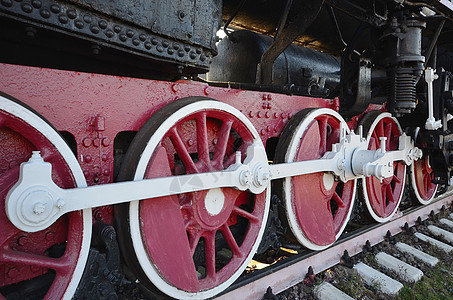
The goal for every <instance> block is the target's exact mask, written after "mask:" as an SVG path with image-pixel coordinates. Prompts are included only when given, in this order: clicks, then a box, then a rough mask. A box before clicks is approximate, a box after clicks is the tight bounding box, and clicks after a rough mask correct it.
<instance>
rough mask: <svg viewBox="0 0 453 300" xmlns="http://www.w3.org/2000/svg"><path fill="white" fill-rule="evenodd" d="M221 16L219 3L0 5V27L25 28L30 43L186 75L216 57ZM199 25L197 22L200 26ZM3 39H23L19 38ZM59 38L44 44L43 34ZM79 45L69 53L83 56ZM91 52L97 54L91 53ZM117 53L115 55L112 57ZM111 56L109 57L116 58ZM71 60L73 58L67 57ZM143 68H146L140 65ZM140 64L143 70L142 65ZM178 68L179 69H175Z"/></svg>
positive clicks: (133, 0)
mask: <svg viewBox="0 0 453 300" xmlns="http://www.w3.org/2000/svg"><path fill="white" fill-rule="evenodd" d="M221 16H222V1H221V0H196V1H173V0H128V1H126V0H115V1H104V0H65V1H63V0H39V1H32V0H21V1H0V22H5V21H3V20H9V22H8V23H0V26H2V27H6V26H8V31H6V29H5V28H0V29H5V30H4V31H5V32H4V33H2V32H3V31H2V30H0V33H2V34H5V35H7V34H8V33H9V32H12V31H13V30H14V24H16V23H15V22H13V20H14V21H18V24H19V25H18V26H20V24H26V25H29V26H30V27H27V30H28V33H27V34H28V35H33V36H36V39H34V40H33V41H30V42H33V43H38V42H42V43H45V45H46V46H47V47H54V48H61V46H62V44H63V46H64V44H65V43H67V42H66V41H65V42H62V40H63V39H67V37H71V38H72V39H73V40H74V43H75V41H85V42H90V43H93V45H95V46H99V49H101V48H102V49H103V50H102V51H103V52H102V58H104V59H105V57H106V56H108V54H109V53H105V52H106V51H104V50H105V49H107V50H109V51H112V50H114V51H118V50H119V53H127V54H130V55H131V56H135V57H141V58H144V59H145V60H147V61H150V62H164V63H167V64H168V63H170V64H174V65H176V66H181V67H184V68H187V67H188V68H190V69H191V72H192V73H195V72H206V71H207V70H208V68H209V64H210V61H211V58H212V57H213V56H214V55H215V54H216V47H215V43H216V42H217V37H216V32H217V30H218V28H219V26H220V22H221ZM200 20H202V21H200ZM3 24H7V25H3ZM23 31H24V28H23V27H20V30H18V31H17V32H18V33H17V34H16V35H12V34H10V35H9V36H7V38H8V39H14V38H16V37H17V38H18V39H22V40H23V39H24V37H23V36H20V34H21V33H22V32H23ZM44 33H45V34H49V33H53V34H60V36H59V37H57V38H49V39H48V40H49V42H50V43H56V44H55V45H49V42H47V43H46V42H45V41H44V39H45V38H46V35H45V34H44ZM83 47H84V45H83V44H77V45H75V44H74V45H72V48H76V49H71V50H73V51H72V52H75V51H76V50H77V48H80V50H79V52H78V53H77V54H85V53H84V50H85V49H84V48H83ZM96 52H99V50H98V51H96ZM117 53H118V52H117ZM117 53H115V54H114V55H112V56H116V59H117V60H118V56H117ZM70 59H73V58H70ZM145 64H146V63H145ZM145 64H144V65H145ZM180 69H181V68H180Z"/></svg>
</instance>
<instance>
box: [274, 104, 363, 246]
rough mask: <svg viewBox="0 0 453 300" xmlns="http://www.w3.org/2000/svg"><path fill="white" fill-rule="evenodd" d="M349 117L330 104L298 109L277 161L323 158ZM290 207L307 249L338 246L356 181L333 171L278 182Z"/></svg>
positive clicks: (295, 230) (290, 218) (289, 213)
mask: <svg viewBox="0 0 453 300" xmlns="http://www.w3.org/2000/svg"><path fill="white" fill-rule="evenodd" d="M340 124H342V126H343V128H345V129H347V128H348V127H347V124H346V122H345V121H344V120H343V118H342V117H341V116H340V115H339V114H338V113H336V112H335V111H333V110H331V109H327V108H321V109H305V110H302V111H300V112H299V113H297V114H296V115H295V116H294V117H293V118H291V120H290V121H289V123H288V124H287V125H286V127H285V129H284V130H283V132H282V135H281V138H280V140H279V142H278V145H277V149H276V151H275V152H276V154H275V160H274V162H275V163H284V162H295V161H304V160H314V159H320V158H321V157H322V156H323V155H324V154H325V153H326V152H327V151H332V145H333V144H335V143H338V142H339V141H340ZM274 187H275V188H276V192H277V193H281V196H282V197H283V200H284V202H285V205H286V215H287V219H288V223H289V225H290V227H291V229H292V232H293V234H294V236H295V237H296V238H297V240H298V241H299V242H300V243H301V244H302V245H303V246H305V247H307V248H309V249H312V250H321V249H324V248H327V247H329V246H330V245H332V244H333V243H334V242H335V241H336V240H337V239H338V238H339V236H340V235H341V233H342V232H343V230H344V228H345V226H346V223H347V222H348V220H349V217H350V214H351V211H352V208H353V204H354V198H355V190H356V188H355V187H356V180H350V181H348V182H346V183H343V182H341V181H338V180H337V179H336V178H335V177H334V176H333V175H332V174H331V173H329V172H318V173H313V174H306V175H301V176H294V177H292V178H286V179H284V180H280V181H276V183H275V185H274Z"/></svg>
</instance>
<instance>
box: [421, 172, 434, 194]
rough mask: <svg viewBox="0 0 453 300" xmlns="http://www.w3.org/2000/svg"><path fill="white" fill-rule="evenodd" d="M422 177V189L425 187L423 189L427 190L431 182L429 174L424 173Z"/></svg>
mask: <svg viewBox="0 0 453 300" xmlns="http://www.w3.org/2000/svg"><path fill="white" fill-rule="evenodd" d="M423 177H424V179H423V181H424V183H423V184H424V189H425V191H428V190H429V188H430V186H431V184H432V183H431V174H424V176H423Z"/></svg>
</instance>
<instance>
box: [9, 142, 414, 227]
mask: <svg viewBox="0 0 453 300" xmlns="http://www.w3.org/2000/svg"><path fill="white" fill-rule="evenodd" d="M408 140H409V141H408ZM366 145H367V143H366V141H365V139H363V138H360V137H359V136H357V135H355V134H353V133H352V134H350V135H347V136H346V138H343V139H342V141H341V142H340V143H338V144H335V145H334V147H333V151H331V152H327V153H326V155H324V157H323V158H321V159H316V160H309V161H301V162H291V163H283V164H275V165H271V166H269V164H268V162H267V156H266V153H265V150H264V148H263V146H260V145H259V144H258V143H254V144H252V145H251V146H249V147H248V149H247V157H246V158H245V160H244V163H241V155H240V153H239V152H238V153H237V155H236V162H235V164H233V165H231V166H230V167H228V168H227V169H226V170H224V171H218V172H210V173H197V174H188V175H180V176H170V177H161V178H153V179H144V180H140V181H129V182H119V183H112V184H104V185H99V186H91V187H86V188H74V189H61V188H60V187H58V186H57V185H56V184H55V183H54V182H53V181H52V166H51V164H50V163H47V162H44V161H43V159H42V158H41V156H40V154H39V151H36V152H34V153H33V155H32V157H31V158H30V160H29V161H28V162H26V163H23V164H22V165H21V167H20V168H21V169H20V178H19V181H18V182H17V183H16V184H15V185H14V187H13V188H11V190H10V191H9V192H8V195H7V196H6V203H5V206H6V214H7V216H8V218H9V219H10V221H11V222H12V223H13V224H14V225H15V226H16V227H17V228H19V229H21V230H24V231H28V232H35V231H39V230H42V229H45V228H47V227H48V226H50V225H51V224H52V223H53V222H55V221H56V220H57V219H58V218H59V217H61V216H62V215H64V214H66V213H68V212H71V211H77V210H82V209H86V208H93V207H99V206H105V205H113V204H119V203H125V202H129V201H134V200H142V199H151V198H157V197H163V196H170V195H176V194H182V193H189V192H196V191H202V190H209V189H214V188H222V187H231V188H236V189H239V190H249V191H251V192H252V193H255V194H259V193H262V192H263V191H264V190H265V189H266V188H267V187H268V186H269V183H270V180H274V179H280V178H285V177H292V176H299V175H304V174H311V173H317V172H332V173H334V174H335V175H336V176H337V178H338V179H339V180H342V181H348V180H350V179H354V178H359V177H363V176H376V177H378V178H379V179H383V178H386V177H391V176H393V161H394V160H396V159H397V160H403V161H405V162H406V163H407V164H410V163H411V162H412V161H413V160H415V159H418V158H419V157H421V150H420V149H418V148H416V147H414V146H413V144H412V143H410V138H409V137H405V138H403V139H402V138H400V150H398V151H388V152H386V151H385V149H378V150H376V151H374V150H366ZM417 150H418V152H417ZM414 151H415V153H416V154H415V155H414Z"/></svg>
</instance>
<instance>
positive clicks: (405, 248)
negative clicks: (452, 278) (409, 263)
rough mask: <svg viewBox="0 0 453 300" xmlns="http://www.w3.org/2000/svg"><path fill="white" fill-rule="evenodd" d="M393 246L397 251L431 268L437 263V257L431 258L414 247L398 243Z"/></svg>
mask: <svg viewBox="0 0 453 300" xmlns="http://www.w3.org/2000/svg"><path fill="white" fill-rule="evenodd" d="M395 246H396V248H397V249H398V250H399V251H401V252H404V253H407V254H409V255H412V256H413V257H415V258H416V259H417V260H419V261H421V262H423V263H425V264H427V265H429V266H431V267H434V266H435V265H436V264H437V263H438V262H439V259H438V258H437V257H434V256H431V255H429V254H428V253H425V252H423V251H420V250H418V249H415V248H414V247H412V246H409V245H408V244H405V243H401V242H398V243H396V244H395Z"/></svg>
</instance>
